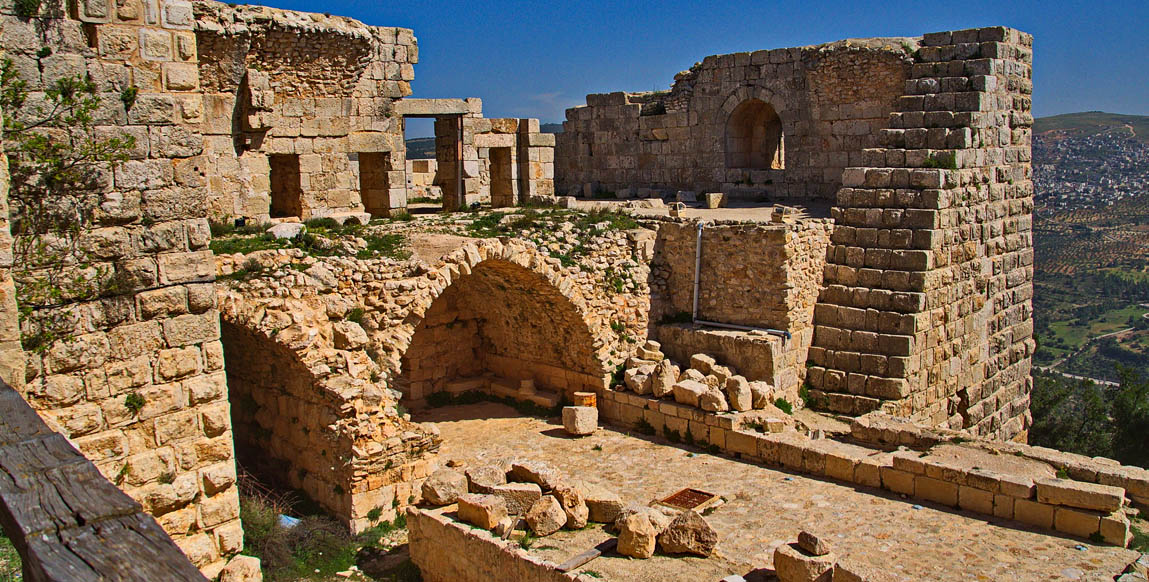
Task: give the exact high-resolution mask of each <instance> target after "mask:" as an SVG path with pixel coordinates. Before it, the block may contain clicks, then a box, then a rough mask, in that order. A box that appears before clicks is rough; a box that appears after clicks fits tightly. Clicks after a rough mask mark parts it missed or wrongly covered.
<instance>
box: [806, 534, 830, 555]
mask: <svg viewBox="0 0 1149 582" xmlns="http://www.w3.org/2000/svg"><path fill="white" fill-rule="evenodd" d="M798 547H799V548H802V549H803V550H805V551H806V553H807V554H810V555H811V556H825V555H826V554H829V553H830V544H829V542H827V541H826V540H824V539H822V538H820V537H818V536H816V535H814V534H812V533H810V532H808V531H800V532H798Z"/></svg>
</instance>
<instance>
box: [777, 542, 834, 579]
mask: <svg viewBox="0 0 1149 582" xmlns="http://www.w3.org/2000/svg"><path fill="white" fill-rule="evenodd" d="M774 571H775V572H776V573H777V574H778V580H780V581H781V582H830V581H831V579H832V578H833V576H834V556H833V555H832V554H827V555H825V556H811V555H809V554H807V553H806V552H804V551H802V549H801V548H800V547H798V544H782V545H780V546H778V548H777V549H775V550H774Z"/></svg>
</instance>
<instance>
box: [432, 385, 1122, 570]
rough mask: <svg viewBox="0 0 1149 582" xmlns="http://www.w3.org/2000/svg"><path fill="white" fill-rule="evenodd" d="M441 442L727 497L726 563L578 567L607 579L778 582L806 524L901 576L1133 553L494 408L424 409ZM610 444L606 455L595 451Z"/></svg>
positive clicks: (553, 546) (568, 546) (848, 554)
mask: <svg viewBox="0 0 1149 582" xmlns="http://www.w3.org/2000/svg"><path fill="white" fill-rule="evenodd" d="M415 420H417V421H420V422H426V421H433V422H436V423H437V425H438V427H439V429H440V431H441V432H442V435H443V447H442V450H441V453H440V460H441V461H442V462H444V463H445V462H446V461H448V460H451V459H454V460H457V461H461V462H463V463H464V464H465V466H474V465H476V464H481V463H484V462H493V461H510V460H511V459H515V458H524V457H525V458H533V459H538V460H543V461H546V462H549V463H551V464H552V465H554V466H555V467H557V468H560V469H562V470H563V471H565V472H566V473H567V474H568V475H571V476H573V477H574V478H576V479H579V480H582V481H585V482H588V483H597V484H600V485H603V486H606V487H609V488H611V489H612V490H614V491H616V492H617V493H618V494H619V495H621V496H622V498H623V500H624V501H625V502H630V503H641V504H646V503H648V502H650V501H651V500H653V499H656V498H661V497H664V496H666V495H669V494H671V493H673V492H675V491H678V490H679V489H681V488H683V487H696V488H701V489H704V490H707V491H710V492H713V493H716V494H719V495H721V496H722V497H723V498H724V499H725V500H726V503H725V504H723V505H722V506H720V507H719V508H718V509H717V510H715V511H714V512H713V513H711V514H710V515H708V516H707V520H708V521H709V522H710V523H711V524H712V525H713V526H714V528H715V529H717V530H718V532H719V536H720V542H719V545H718V550H717V554H718V555H717V556H716V557H712V558H709V559H701V558H672V557H668V556H661V555H656V556H655V557H654V558H653V559H650V560H631V559H628V558H623V557H621V556H618V555H617V554H616V555H613V556H612V555H608V556H604V557H601V558H598V559H596V560H593V561H591V562H590V563H589V564H587V565H586V566H585V567H584V568H582V569H581V571H587V570H590V571H593V572H595V573H597V574H599V575H601V576H602V577H604V578H605V579H609V580H620V581H621V580H651V581H653V580H699V581H704V580H713V581H717V580H719V579H721V578H722V577H723V576H726V575H727V574H731V573H737V574H742V575H745V576H746V577H747V579H748V580H754V579H759V580H769V579H772V577H771V576H770V573H771V572H772V566H773V552H774V548H775V547H777V546H778V545H779V544H782V543H787V542H790V541H793V540H796V539H797V536H798V532H799V531H800V530H802V529H809V530H811V531H814V532H818V533H819V534H820V535H823V536H826V537H827V538H828V539H829V540H830V542H831V544H832V546H833V548H834V550H835V553H837V554H838V556H839V557H840V558H843V557H845V558H848V559H850V560H852V561H857V562H862V563H868V564H870V565H872V566H876V567H882V568H885V569H887V571H889V572H891V573H892V574H895V575H896V576H897V577H898V578H900V579H901V580H906V581H909V580H946V581H949V580H987V581H990V580H993V581H997V580H1003V581H1004V580H1010V581H1015V580H1016V581H1035V582H1036V581H1039V580H1040V581H1043V582H1044V581H1052V580H1094V581H1100V580H1105V581H1109V582H1111V581H1112V580H1113V578H1114V576H1115V575H1116V574H1117V573H1119V572H1121V570H1122V569H1123V568H1124V567H1125V566H1126V565H1127V564H1129V563H1130V562H1132V561H1133V560H1134V559H1136V557H1137V554H1136V553H1135V552H1132V551H1129V550H1124V549H1119V548H1114V547H1111V546H1097V545H1094V544H1092V543H1089V542H1084V541H1081V540H1077V539H1072V538H1064V537H1058V536H1055V535H1051V534H1049V533H1044V532H1038V531H1035V530H1031V529H1027V528H1025V526H1022V525H1020V524H1017V523H1015V522H1007V521H1000V520H998V521H995V522H993V523H990V522H987V521H985V520H984V519H983V518H982V517H975V516H974V515H973V514H966V513H963V512H957V511H954V510H952V509H948V508H943V507H940V506H933V505H930V504H922V505H916V504H915V502H913V501H907V500H902V499H899V498H898V497H897V496H892V495H888V494H884V493H882V492H878V491H875V490H871V489H862V488H854V487H850V486H845V485H841V484H837V483H834V482H831V481H822V480H818V479H812V478H808V477H803V476H801V475H798V474H793V473H788V472H786V471H781V470H775V469H771V468H766V467H763V466H760V465H755V464H750V463H744V462H741V461H738V460H734V459H729V458H725V457H718V456H712V455H708V454H705V453H701V452H700V451H696V450H693V449H689V448H680V447H678V446H674V445H669V444H667V443H665V442H663V441H660V440H652V439H649V438H645V437H641V435H628V434H625V433H621V432H617V431H615V430H611V429H602V430H599V431H598V432H597V433H595V434H594V435H592V436H589V437H585V438H582V439H572V438H567V437H565V435H564V434H563V432H562V428H561V426H559V425H556V424H551V423H548V422H547V421H544V420H540V419H536V418H527V417H522V416H520V415H518V413H516V412H515V411H514V410H513V409H511V408H509V407H506V406H503V405H500V404H494V403H484V404H475V405H468V406H458V407H448V408H440V409H433V410H428V411H424V412H422V413H418V414H416V416H415ZM599 447H601V450H598V448H599ZM609 537H610V536H609V534H607V533H605V532H603V531H602V530H601V528H588V529H587V530H583V531H579V532H562V533H560V534H555V535H554V536H550V537H547V538H543V539H540V540H538V541H536V542H535V544H534V545H533V546H532V549H531V552H532V553H537V554H538V555H540V556H541V557H544V558H545V559H547V560H549V561H552V562H554V563H561V562H563V561H565V560H566V559H567V558H568V557H570V556H573V555H575V554H578V553H580V552H581V551H583V550H585V549H588V548H590V547H592V546H594V545H595V544H597V543H599V542H602V541H604V540H606V539H608V538H609Z"/></svg>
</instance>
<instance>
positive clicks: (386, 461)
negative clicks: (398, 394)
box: [219, 257, 439, 531]
mask: <svg viewBox="0 0 1149 582" xmlns="http://www.w3.org/2000/svg"><path fill="white" fill-rule="evenodd" d="M286 258H288V259H291V258H294V257H286ZM308 283H312V281H305V282H302V283H301V285H300V288H301V290H303V291H304V292H302V293H299V296H298V297H292V298H288V299H287V300H284V299H283V298H277V297H268V296H267V295H266V294H261V293H258V292H256V289H258V288H259V287H262V286H257V287H256V289H253V288H252V287H233V286H228V285H220V286H219V298H220V315H221V317H220V318H221V326H220V327H221V340H222V343H223V348H224V361H225V371H226V372H227V381H228V389H229V402H230V404H231V418H232V421H233V431H234V438H235V445H236V450H237V454H238V459H239V461H240V462H241V463H243V464H244V465H245V467H248V468H249V469H253V470H254V471H256V472H257V475H258V476H259V477H261V478H264V479H267V480H270V481H271V482H272V484H274V485H277V486H280V487H286V488H291V489H298V490H301V491H303V492H305V493H306V494H307V495H308V496H309V497H311V498H312V499H313V500H314V501H316V502H317V503H319V505H320V506H322V507H323V508H324V509H325V510H326V511H327V512H329V513H330V514H331V515H333V516H334V517H337V518H339V519H340V520H342V521H344V522H345V523H347V524H348V526H349V528H350V529H351V530H353V531H361V530H364V529H367V528H368V527H371V526H372V525H374V524H375V523H376V522H377V521H378V520H389V519H393V518H394V517H396V516H397V515H398V512H399V511H402V509H403V507H405V506H406V505H408V504H409V503H410V502H411V499H412V495H413V494H414V492H415V491H417V487H418V485H419V481H420V480H421V479H422V478H424V477H426V475H427V471H428V466H429V464H428V459H429V458H430V456H431V455H432V454H433V453H434V452H435V451H436V450H437V449H438V444H439V437H438V435H437V433H435V432H433V431H432V430H429V429H427V428H426V427H423V426H421V425H418V424H415V423H412V422H410V421H409V420H407V419H405V418H403V417H402V415H401V414H400V413H399V411H398V409H397V407H396V403H397V401H396V398H395V397H394V395H393V394H392V393H391V392H390V391H389V390H388V389H387V385H386V381H385V379H384V376H383V374H382V370H381V369H380V367H379V366H378V365H377V364H375V363H374V362H373V360H372V358H371V356H370V355H369V354H368V352H367V351H366V349H365V343H364V342H363V339H362V338H359V339H354V340H353V339H349V338H348V331H347V330H348V329H349V327H348V326H347V324H346V322H345V321H332V319H331V318H330V317H329V309H328V305H329V303H330V302H329V301H328V300H325V299H326V298H327V297H329V296H328V295H322V294H318V293H314V287H311V286H309V285H308ZM360 333H362V332H361V331H360ZM377 508H378V509H380V510H381V511H380V512H379V515H378V516H377V517H376V520H375V521H372V520H371V519H370V518H369V517H368V515H369V514H371V513H372V510H374V509H377Z"/></svg>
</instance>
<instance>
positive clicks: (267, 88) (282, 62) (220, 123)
mask: <svg viewBox="0 0 1149 582" xmlns="http://www.w3.org/2000/svg"><path fill="white" fill-rule="evenodd" d="M195 11H196V12H195V17H196V20H195V38H194V41H193V42H192V43H191V46H192V48H193V50H195V51H198V65H199V71H200V75H201V77H202V80H203V83H202V92H203V100H204V115H205V118H204V124H203V132H204V136H205V160H204V163H205V166H206V171H207V174H208V185H209V198H208V202H209V205H210V210H209V212H210V214H211V216H212V217H213V218H216V219H220V220H222V219H225V218H229V217H249V218H256V219H266V218H268V217H269V216H275V217H283V216H298V217H300V218H303V219H307V218H312V217H321V216H329V215H340V214H348V213H361V212H368V213H370V214H372V215H378V216H387V215H389V214H390V212H391V210H392V209H398V208H405V207H406V205H407V203H406V198H405V196H406V178H405V175H404V165H405V164H404V162H405V160H404V158H405V156H406V145H405V143H404V141H403V126H402V118H401V117H399V116H398V115H395V114H394V113H393V112H392V103H393V102H394V101H395V100H396V99H399V98H402V97H404V96H406V95H410V94H411V88H410V82H411V80H412V79H414V64H415V63H416V62H418V43H417V41H416V39H415V37H414V35H413V34H412V32H411V31H410V30H409V29H404V28H391V27H374V26H367V25H364V24H362V23H360V22H357V21H354V20H351V19H348V18H344V17H339V16H321V15H317V14H303V13H298V12H290V11H285V10H277V9H274V8H267V7H263V6H239V7H233V6H229V5H225V4H221V3H217V2H197V3H196V4H195Z"/></svg>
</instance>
